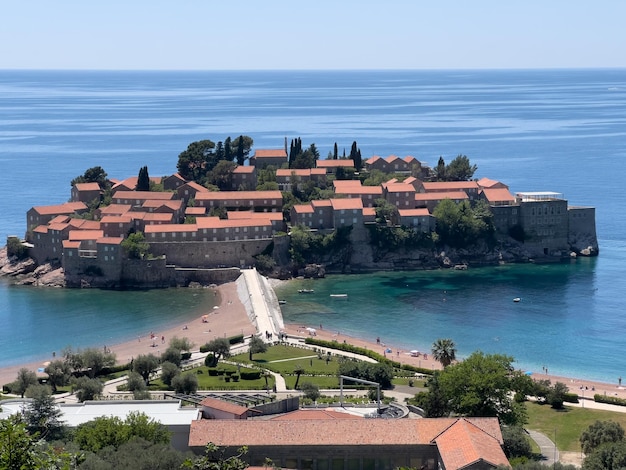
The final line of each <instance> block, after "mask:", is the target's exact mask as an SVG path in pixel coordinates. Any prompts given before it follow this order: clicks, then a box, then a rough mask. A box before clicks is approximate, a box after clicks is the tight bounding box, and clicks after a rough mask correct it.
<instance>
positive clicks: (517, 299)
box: [513, 297, 522, 302]
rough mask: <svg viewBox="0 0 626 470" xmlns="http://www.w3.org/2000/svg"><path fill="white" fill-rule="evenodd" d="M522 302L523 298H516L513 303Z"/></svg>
mask: <svg viewBox="0 0 626 470" xmlns="http://www.w3.org/2000/svg"><path fill="white" fill-rule="evenodd" d="M521 300H522V298H521V297H515V298H514V299H513V302H520V301H521Z"/></svg>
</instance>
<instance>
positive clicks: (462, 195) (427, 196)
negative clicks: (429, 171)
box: [415, 191, 469, 201]
mask: <svg viewBox="0 0 626 470" xmlns="http://www.w3.org/2000/svg"><path fill="white" fill-rule="evenodd" d="M444 199H452V200H454V201H457V200H464V199H469V196H468V195H467V193H466V192H465V191H446V192H440V193H416V194H415V200H416V201H442V200H444Z"/></svg>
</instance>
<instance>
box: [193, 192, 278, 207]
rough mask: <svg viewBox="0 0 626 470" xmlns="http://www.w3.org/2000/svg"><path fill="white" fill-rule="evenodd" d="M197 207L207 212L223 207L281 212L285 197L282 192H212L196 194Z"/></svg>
mask: <svg viewBox="0 0 626 470" xmlns="http://www.w3.org/2000/svg"><path fill="white" fill-rule="evenodd" d="M196 206H199V207H206V208H207V210H211V209H213V208H218V207H223V208H224V209H226V210H229V211H231V210H235V211H236V210H247V211H249V210H253V211H255V212H280V211H282V209H283V195H282V193H281V192H280V191H210V192H208V193H198V194H196Z"/></svg>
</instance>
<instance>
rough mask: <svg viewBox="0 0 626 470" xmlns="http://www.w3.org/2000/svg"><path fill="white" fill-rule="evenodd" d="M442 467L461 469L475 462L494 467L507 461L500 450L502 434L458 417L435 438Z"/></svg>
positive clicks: (505, 464)
mask: <svg viewBox="0 0 626 470" xmlns="http://www.w3.org/2000/svg"><path fill="white" fill-rule="evenodd" d="M435 443H436V444H437V448H438V449H439V454H440V455H441V460H442V461H443V464H444V468H458V469H462V468H465V467H468V466H470V465H472V464H476V463H477V462H481V461H482V462H487V463H490V464H492V465H493V466H494V467H495V466H498V465H504V466H507V467H509V462H508V460H507V458H506V456H505V455H504V452H503V451H502V447H501V444H502V435H501V434H500V432H499V429H498V431H497V436H494V435H490V434H489V432H486V431H485V430H483V429H481V428H479V427H478V426H477V425H476V424H474V423H471V422H470V421H468V420H466V419H459V420H458V421H457V422H455V423H454V424H453V425H452V426H450V428H448V429H447V430H445V431H444V432H443V433H442V434H441V435H440V436H438V437H437V438H436V439H435Z"/></svg>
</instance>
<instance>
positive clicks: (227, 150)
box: [224, 136, 235, 161]
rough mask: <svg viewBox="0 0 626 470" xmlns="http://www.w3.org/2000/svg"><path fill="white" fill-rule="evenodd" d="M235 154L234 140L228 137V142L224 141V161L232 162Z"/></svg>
mask: <svg viewBox="0 0 626 470" xmlns="http://www.w3.org/2000/svg"><path fill="white" fill-rule="evenodd" d="M234 154H235V152H233V143H232V139H231V138H230V136H229V137H226V140H225V141H224V160H228V161H231V160H233V159H234V156H233V155H234Z"/></svg>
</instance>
